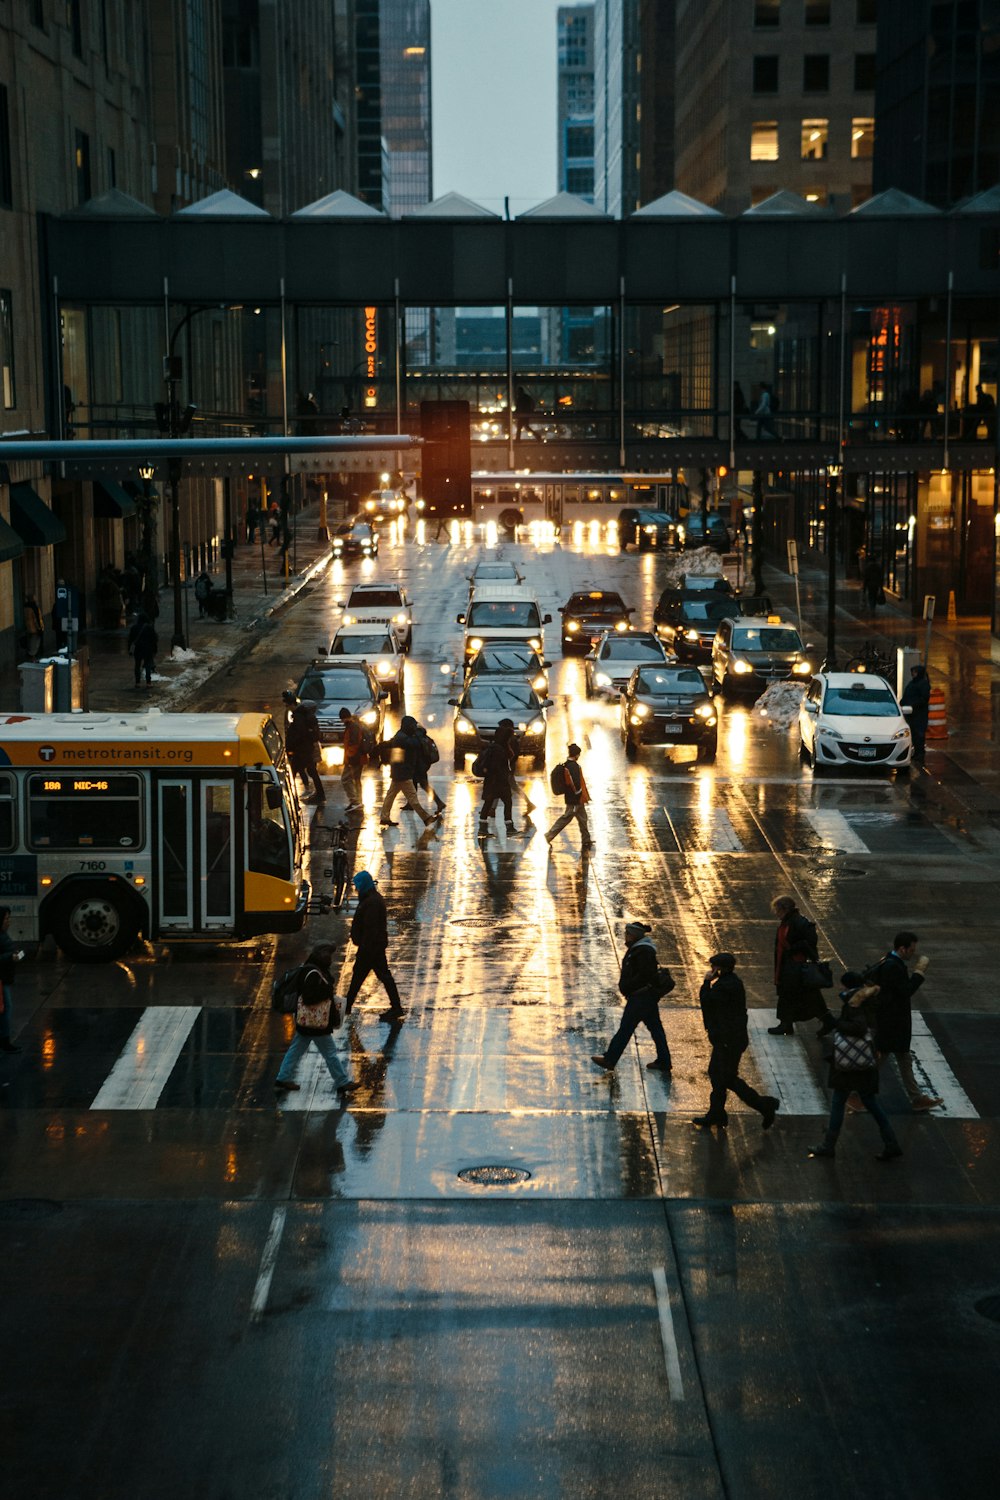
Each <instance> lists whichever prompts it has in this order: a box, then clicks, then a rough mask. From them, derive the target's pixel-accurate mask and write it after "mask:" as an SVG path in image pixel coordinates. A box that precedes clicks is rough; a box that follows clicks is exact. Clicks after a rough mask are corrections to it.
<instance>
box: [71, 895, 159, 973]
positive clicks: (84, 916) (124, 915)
mask: <svg viewBox="0 0 1000 1500" xmlns="http://www.w3.org/2000/svg"><path fill="white" fill-rule="evenodd" d="M52 932H53V934H54V936H55V940H56V942H57V943H58V945H59V947H60V948H61V949H62V951H63V953H65V955H66V957H67V958H73V959H77V960H78V961H79V962H81V963H92V964H96V963H108V962H110V961H111V960H112V959H115V958H120V957H121V955H122V954H123V953H127V952H128V950H129V948H131V947H132V946H133V944H134V943H135V941H136V939H137V938H138V936H139V923H138V920H137V918H136V913H135V911H134V910H133V907H132V902H131V901H130V900H129V899H128V897H127V896H126V895H125V893H124V891H123V892H122V893H121V894H119V893H118V892H117V891H115V890H113V889H109V887H107V886H98V885H94V886H79V887H78V888H76V889H74V890H72V891H70V892H68V893H67V894H66V895H65V896H64V897H63V898H62V900H61V901H60V903H59V906H58V907H57V908H56V911H55V912H54V913H53V919H52Z"/></svg>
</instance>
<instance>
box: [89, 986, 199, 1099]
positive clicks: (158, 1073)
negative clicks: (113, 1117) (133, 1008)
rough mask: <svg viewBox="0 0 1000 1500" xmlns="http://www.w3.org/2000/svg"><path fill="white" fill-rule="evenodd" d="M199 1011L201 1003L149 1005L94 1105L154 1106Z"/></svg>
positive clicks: (102, 1086) (99, 1091)
mask: <svg viewBox="0 0 1000 1500" xmlns="http://www.w3.org/2000/svg"><path fill="white" fill-rule="evenodd" d="M200 1014H201V1006H200V1005H181V1006H178V1005H150V1006H148V1007H147V1009H146V1010H144V1011H143V1013H142V1019H141V1020H140V1021H139V1024H138V1025H137V1026H136V1028H135V1030H134V1031H133V1033H132V1035H131V1036H130V1037H129V1039H128V1041H127V1042H126V1043H125V1046H124V1047H123V1048H122V1050H121V1053H120V1054H119V1056H118V1058H117V1059H116V1061H115V1065H114V1067H113V1068H112V1069H111V1072H110V1073H109V1074H108V1076H107V1078H106V1079H105V1080H104V1082H103V1084H102V1085H101V1087H100V1089H99V1090H98V1093H97V1096H96V1098H95V1099H94V1102H93V1104H91V1106H90V1107H91V1109H155V1107H156V1102H157V1100H158V1099H159V1097H160V1095H161V1094H162V1093H163V1089H164V1087H165V1085H166V1082H167V1079H168V1078H169V1077H170V1074H171V1073H172V1072H173V1069H174V1065H175V1063H176V1062H177V1059H178V1058H179V1057H180V1055H181V1052H182V1051H183V1049H184V1043H185V1042H186V1041H187V1039H188V1037H189V1036H190V1035H191V1031H192V1029H193V1027H194V1023H195V1021H196V1020H197V1019H198V1017H199V1016H200Z"/></svg>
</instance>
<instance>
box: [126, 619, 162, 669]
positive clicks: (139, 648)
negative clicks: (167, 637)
mask: <svg viewBox="0 0 1000 1500" xmlns="http://www.w3.org/2000/svg"><path fill="white" fill-rule="evenodd" d="M159 644H160V643H159V641H158V639H157V635H156V631H155V630H154V629H153V626H152V624H151V622H150V621H149V620H147V619H146V618H145V617H144V616H141V617H140V618H139V619H138V620H136V622H135V624H134V625H133V626H132V629H131V630H130V631H129V633H128V648H129V650H130V651H131V653H132V655H133V656H134V657H135V659H136V661H152V660H153V657H154V656H155V655H156V652H157V649H158V647H159Z"/></svg>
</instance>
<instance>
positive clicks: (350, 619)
mask: <svg viewBox="0 0 1000 1500" xmlns="http://www.w3.org/2000/svg"><path fill="white" fill-rule="evenodd" d="M357 623H358V617H357V615H345V616H344V624H345V625H356V624H357Z"/></svg>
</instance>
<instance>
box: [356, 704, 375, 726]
mask: <svg viewBox="0 0 1000 1500" xmlns="http://www.w3.org/2000/svg"><path fill="white" fill-rule="evenodd" d="M359 717H360V719H361V722H362V724H369V725H371V724H377V723H378V714H377V713H376V712H375V710H374V709H373V708H370V709H369V710H368V712H367V713H366V714H361V715H359Z"/></svg>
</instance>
